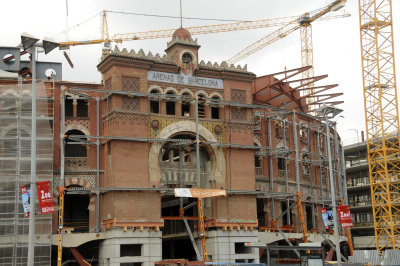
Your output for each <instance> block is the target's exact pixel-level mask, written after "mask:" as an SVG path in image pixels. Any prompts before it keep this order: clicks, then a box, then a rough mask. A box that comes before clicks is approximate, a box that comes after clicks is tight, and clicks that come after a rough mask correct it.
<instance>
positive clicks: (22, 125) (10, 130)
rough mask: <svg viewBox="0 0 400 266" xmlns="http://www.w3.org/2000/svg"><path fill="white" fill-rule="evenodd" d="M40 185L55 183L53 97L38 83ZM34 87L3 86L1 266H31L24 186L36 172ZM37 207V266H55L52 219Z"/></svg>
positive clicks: (0, 115)
mask: <svg viewBox="0 0 400 266" xmlns="http://www.w3.org/2000/svg"><path fill="white" fill-rule="evenodd" d="M36 86H37V99H36V103H37V104H36V106H37V117H36V123H37V140H36V141H37V152H36V156H37V180H38V181H52V180H53V131H52V128H51V125H52V123H53V91H52V89H46V88H45V84H44V83H43V82H38V83H37V85H36ZM31 87H32V85H31V83H27V82H22V81H21V80H20V81H19V82H18V83H10V84H9V85H1V86H0V265H26V264H27V257H28V244H31V245H33V243H28V234H29V232H28V231H29V226H28V224H29V219H28V218H25V217H24V209H23V205H22V198H21V193H20V186H22V185H29V183H30V174H31V173H30V167H31V137H30V136H31V122H32V97H31V95H32V94H31V92H32V90H31ZM39 210H40V208H39V205H38V201H36V202H35V212H36V215H35V222H36V229H35V233H36V237H35V243H34V245H35V258H34V259H35V263H36V264H38V265H50V264H51V225H52V216H51V214H46V215H42V214H40V212H38V211H39Z"/></svg>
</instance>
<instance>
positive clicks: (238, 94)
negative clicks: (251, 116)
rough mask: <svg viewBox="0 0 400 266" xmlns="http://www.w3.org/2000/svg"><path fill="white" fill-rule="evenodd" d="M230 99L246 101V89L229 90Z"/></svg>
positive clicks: (240, 101)
mask: <svg viewBox="0 0 400 266" xmlns="http://www.w3.org/2000/svg"><path fill="white" fill-rule="evenodd" d="M231 101H233V102H239V103H245V102H246V91H244V90H237V89H232V90H231Z"/></svg>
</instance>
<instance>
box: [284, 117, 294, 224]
mask: <svg viewBox="0 0 400 266" xmlns="http://www.w3.org/2000/svg"><path fill="white" fill-rule="evenodd" d="M282 126H283V134H282V135H283V148H284V149H286V120H282ZM284 166H285V186H286V194H289V173H288V169H287V157H286V156H285V165H284ZM289 206H290V200H289V198H287V199H286V209H289ZM286 217H287V223H288V224H292V221H291V219H290V218H291V215H290V212H289V213H288V214H287V216H286Z"/></svg>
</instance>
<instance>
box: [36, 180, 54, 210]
mask: <svg viewBox="0 0 400 266" xmlns="http://www.w3.org/2000/svg"><path fill="white" fill-rule="evenodd" d="M36 188H37V192H38V198H39V204H40V211H41V212H42V214H45V213H49V212H54V205H53V199H52V197H51V188H50V181H43V182H37V183H36Z"/></svg>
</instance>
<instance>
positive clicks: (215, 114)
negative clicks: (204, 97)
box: [211, 96, 220, 119]
mask: <svg viewBox="0 0 400 266" xmlns="http://www.w3.org/2000/svg"><path fill="white" fill-rule="evenodd" d="M219 100H220V98H218V97H217V96H213V97H212V100H211V118H212V119H219V104H220V103H219Z"/></svg>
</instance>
